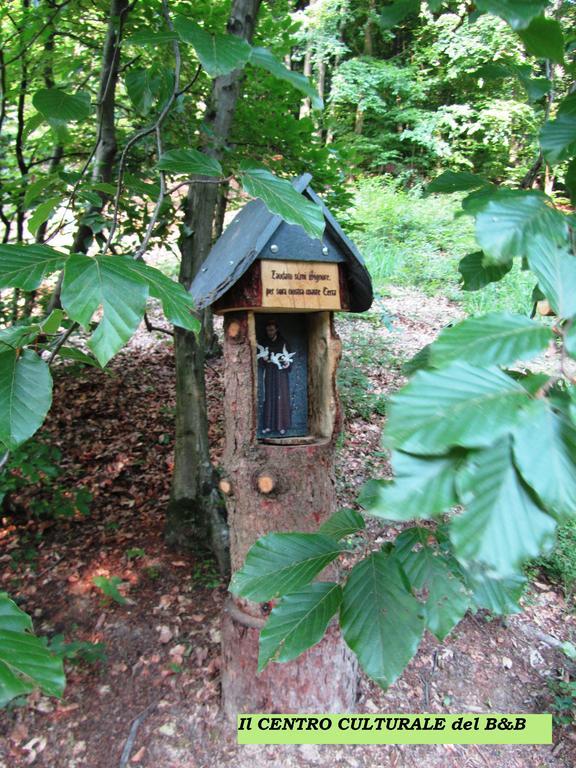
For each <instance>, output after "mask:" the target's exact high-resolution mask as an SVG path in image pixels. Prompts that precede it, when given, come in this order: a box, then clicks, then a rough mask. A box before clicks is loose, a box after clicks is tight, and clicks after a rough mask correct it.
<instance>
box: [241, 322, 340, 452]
mask: <svg viewBox="0 0 576 768" xmlns="http://www.w3.org/2000/svg"><path fill="white" fill-rule="evenodd" d="M331 314H332V313H330V312H307V313H268V312H262V313H260V312H257V313H254V312H250V313H249V317H248V328H249V336H250V341H251V345H252V349H253V366H254V372H253V380H254V382H255V383H256V391H255V393H254V397H255V404H256V413H257V423H256V430H255V440H257V441H258V442H265V443H270V444H277V445H298V444H305V443H314V442H318V441H323V440H329V439H331V437H332V435H333V433H334V428H335V419H336V413H337V404H336V397H337V395H336V386H335V376H336V369H337V366H338V361H339V359H340V344H339V340H338V338H337V337H336V334H335V333H334V329H333V326H332V317H331Z"/></svg>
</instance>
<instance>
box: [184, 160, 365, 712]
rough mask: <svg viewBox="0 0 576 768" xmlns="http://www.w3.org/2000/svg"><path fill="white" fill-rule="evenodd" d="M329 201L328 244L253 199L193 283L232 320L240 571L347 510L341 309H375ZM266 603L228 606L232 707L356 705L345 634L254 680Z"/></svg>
mask: <svg viewBox="0 0 576 768" xmlns="http://www.w3.org/2000/svg"><path fill="white" fill-rule="evenodd" d="M310 181H311V176H310V175H309V174H306V175H304V176H302V177H301V178H299V179H298V180H296V181H295V182H294V187H295V188H296V190H297V191H298V192H300V193H301V194H302V195H304V196H305V197H306V198H308V199H310V200H313V201H314V202H315V203H317V204H318V205H320V206H322V209H323V211H324V216H325V220H326V229H325V233H324V236H323V238H322V240H321V241H320V240H318V239H313V238H310V237H309V236H308V235H307V234H306V232H305V231H304V230H303V229H302V228H301V227H299V226H296V225H290V224H287V223H286V222H284V221H283V220H282V219H281V218H280V217H279V216H275V215H274V214H272V213H270V212H269V211H268V209H267V208H266V206H265V205H264V203H263V202H262V201H260V200H254V201H252V202H250V203H248V204H247V205H246V206H245V207H244V208H243V209H242V210H241V211H240V212H239V213H238V214H237V215H236V217H235V218H234V219H233V221H232V222H231V223H230V224H229V226H228V227H227V229H226V230H225V232H224V233H223V235H222V236H221V237H220V239H219V240H218V242H217V243H216V244H215V245H214V247H213V249H212V250H211V252H210V254H209V256H208V258H207V259H206V261H205V263H204V265H203V267H202V269H201V271H200V272H199V274H198V275H197V277H196V279H195V280H194V283H193V284H192V287H191V293H192V296H193V298H194V300H195V302H196V306H197V307H198V308H200V309H201V308H204V307H208V306H211V307H212V309H213V310H214V312H216V313H219V314H223V315H224V383H225V396H224V414H225V429H226V447H225V452H224V459H223V466H224V475H223V477H222V480H221V483H220V488H221V491H222V492H223V494H224V495H225V497H226V505H227V510H228V522H229V525H230V550H231V562H232V569H233V570H234V571H235V570H237V569H238V568H240V567H241V565H242V564H243V562H244V559H245V557H246V554H247V552H248V550H249V548H250V547H251V546H252V544H253V543H254V542H255V541H256V539H258V538H259V537H260V536H263V535H265V534H267V533H271V532H276V531H316V530H317V529H318V526H319V525H320V524H321V523H322V522H324V520H326V519H327V518H328V517H329V516H330V515H331V514H333V512H334V511H335V509H336V496H335V478H334V467H333V458H334V445H335V440H336V438H337V436H338V434H339V431H340V427H341V414H340V408H339V402H338V394H337V389H336V371H337V366H338V362H339V360H340V355H341V344H340V340H339V338H338V336H337V334H336V332H335V330H334V323H333V313H334V312H335V311H352V312H362V311H365V310H367V309H368V308H369V307H370V305H371V303H372V286H371V281H370V276H369V274H368V271H367V269H366V267H365V265H364V261H363V259H362V257H361V255H360V254H359V252H358V251H357V249H356V248H355V246H354V245H353V243H352V242H351V241H350V240H349V239H348V238H347V237H346V235H345V234H344V232H343V231H342V229H341V228H340V226H339V225H338V223H337V222H336V220H335V219H334V217H333V216H332V215H331V214H330V212H329V211H328V209H327V208H326V207H325V206H324V205H323V203H322V202H321V200H320V199H319V198H318V197H317V195H316V194H315V193H314V192H313V190H312V189H311V188H310V186H309V184H310ZM269 611H270V605H268V604H263V605H259V604H255V603H251V602H249V601H246V600H239V599H236V598H230V600H229V601H228V606H227V610H226V612H225V617H224V625H223V633H222V642H223V670H222V691H223V702H224V708H225V711H226V713H227V714H228V715H229V716H230V717H232V718H234V717H235V716H236V714H237V713H239V712H270V711H276V712H299V711H301V712H323V711H324V712H338V711H350V710H353V709H354V704H355V696H356V664H355V660H354V657H353V655H352V654H351V652H350V651H349V650H348V648H347V647H346V646H345V644H344V642H343V640H342V639H341V637H340V634H339V632H338V630H337V628H336V627H334V626H332V627H331V628H330V629H329V631H328V634H327V635H326V637H325V638H324V640H322V642H321V643H319V644H318V645H317V646H315V647H314V648H312V649H310V650H309V651H308V652H307V653H305V654H303V655H302V656H300V657H299V658H298V659H296V660H295V661H292V662H289V663H287V664H270V665H269V666H268V667H267V669H266V670H265V671H264V672H263V673H262V674H261V675H257V658H258V631H259V629H260V628H261V627H262V626H263V625H264V623H265V621H266V617H267V615H268V613H269Z"/></svg>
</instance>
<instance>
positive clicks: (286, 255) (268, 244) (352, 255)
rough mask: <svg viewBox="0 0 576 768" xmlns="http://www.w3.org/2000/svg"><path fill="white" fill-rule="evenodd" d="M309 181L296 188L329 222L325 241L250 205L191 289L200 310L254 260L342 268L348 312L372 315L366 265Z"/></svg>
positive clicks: (301, 180) (303, 178) (255, 202)
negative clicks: (327, 264)
mask: <svg viewBox="0 0 576 768" xmlns="http://www.w3.org/2000/svg"><path fill="white" fill-rule="evenodd" d="M311 180H312V176H311V175H310V174H309V173H305V174H304V175H303V176H300V178H298V179H295V180H294V181H293V182H292V184H293V186H294V188H295V189H296V190H297V191H298V192H300V193H301V194H303V195H304V196H305V197H307V198H308V199H309V200H312V201H313V202H315V203H317V204H318V205H319V206H320V207H321V208H322V211H323V213H324V219H325V221H326V228H325V231H324V235H323V237H322V240H319V239H317V238H312V237H310V236H309V235H308V234H307V233H306V232H305V231H304V229H303V228H302V227H300V226H297V225H295V224H287V223H286V222H285V221H284V220H283V219H282V218H281V217H280V216H278V215H275V214H273V213H271V212H270V211H269V210H268V208H266V206H265V205H264V203H263V202H262V201H261V200H252V201H251V202H249V203H247V204H246V205H245V206H244V207H243V208H242V209H241V210H240V211H239V212H238V213H237V214H236V216H235V217H234V218H233V219H232V221H231V222H230V224H229V225H228V226H227V227H226V229H225V230H224V232H223V233H222V235H221V236H220V238H219V239H218V240H217V241H216V243H215V244H214V246H213V247H212V250H211V251H210V253H209V254H208V256H207V258H206V260H205V261H204V264H203V265H202V267H201V269H200V271H199V272H198V274H197V275H196V277H195V279H194V281H193V283H192V286H191V287H190V293H191V294H192V297H193V299H194V302H195V304H196V306H197V308H198V309H203V308H205V307H208V306H210V305H211V304H213V303H214V302H215V301H216V300H217V299H219V298H220V296H222V295H223V294H224V293H226V291H228V290H229V289H230V288H231V287H232V286H233V285H234V284H235V283H236V282H237V281H238V280H240V278H241V277H242V275H244V273H245V272H246V271H247V270H248V269H249V267H250V266H251V265H252V264H253V263H254V261H256V259H279V260H281V261H318V262H322V261H325V262H337V263H342V264H343V265H344V273H345V276H346V279H347V281H348V287H349V292H350V310H351V311H352V312H363V311H365V310H367V309H369V307H370V305H371V304H372V298H373V296H372V282H371V279H370V275H369V273H368V270H367V268H366V265H365V263H364V259H363V258H362V256H361V255H360V252H359V251H358V249H357V248H356V246H355V245H354V243H353V242H352V241H351V240H350V239H349V238H348V237H347V236H346V235H345V233H344V232H343V230H342V228H341V227H340V225H339V224H338V222H337V221H336V219H335V218H334V216H332V214H331V213H330V211H329V210H328V208H327V207H326V206H325V205H324V203H323V202H322V200H321V199H320V198H319V197H318V195H317V194H316V193H315V192H314V191H313V189H312V188H311V187H310V182H311ZM272 246H274V247H273V248H272Z"/></svg>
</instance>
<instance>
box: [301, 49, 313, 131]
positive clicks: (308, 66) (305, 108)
mask: <svg viewBox="0 0 576 768" xmlns="http://www.w3.org/2000/svg"><path fill="white" fill-rule="evenodd" d="M303 74H304V75H305V76H306V77H312V49H311V46H310V44H308V46H307V48H306V53H305V54H304V72H303ZM311 113H312V101H311V100H310V97H309V96H306V98H305V99H302V104H301V105H300V115H299V117H300V120H302V119H303V118H304V117H310V115H311Z"/></svg>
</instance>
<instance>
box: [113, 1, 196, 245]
mask: <svg viewBox="0 0 576 768" xmlns="http://www.w3.org/2000/svg"><path fill="white" fill-rule="evenodd" d="M162 15H163V16H164V19H165V21H166V24H167V26H168V29H169V30H170V31H172V32H173V31H174V25H173V24H172V19H171V18H170V12H169V9H168V2H167V0H162ZM172 49H173V51H174V85H173V87H172V93H171V94H170V97H169V98H168V101H167V102H166V104H165V105H164V107H163V109H162V111H161V112H160V115H159V116H158V119H157V120H156V122H155V123H154V125H152V126H150V127H149V128H145V129H143V130H142V131H139V132H138V133H136V134H135V135H134V136H133V137H132V138H131V139H130V140H129V141H128V143H127V144H126V146H125V147H124V151H123V152H122V156H121V158H120V170H119V172H118V183H117V185H116V195H115V198H114V215H113V219H112V226H111V227H110V232H109V234H108V239H107V240H106V242H105V243H104V246H103V248H102V251H101V252H102V253H106V251H107V250H108V249H109V248H110V244H111V242H112V238H113V237H114V234H115V232H116V229H117V227H118V214H119V208H120V195H121V193H122V181H123V178H124V172H125V170H126V158H127V155H128V151H129V150H130V148H131V147H132V146H133V145H134V144H135V143H136V142H137V141H139V140H140V139H143V138H144V137H145V136H149V135H150V134H151V133H155V134H156V150H157V154H158V160H159V159H160V156H161V154H162V132H161V129H162V124H163V123H164V120H165V119H166V117H167V116H168V113H169V112H170V110H171V109H172V106H173V104H174V102H175V101H176V97H177V95H178V87H179V85H180V70H181V66H182V59H181V56H180V45H179V43H178V41H177V40H173V41H172ZM165 195H166V175H165V173H164V171H160V194H159V195H158V199H157V201H156V205H155V207H154V212H153V214H152V218H151V219H150V222H149V223H148V227H147V228H146V233H145V235H144V238H143V240H142V242H141V243H140V245H139V246H138V248H137V249H136V253H135V255H134V258H135V259H141V258H142V255H143V254H144V253H145V252H146V249H147V248H148V243H149V242H150V237H151V236H152V230H153V229H154V227H155V226H156V221H157V220H158V215H159V213H160V208H161V206H162V202H163V200H164V197H165Z"/></svg>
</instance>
